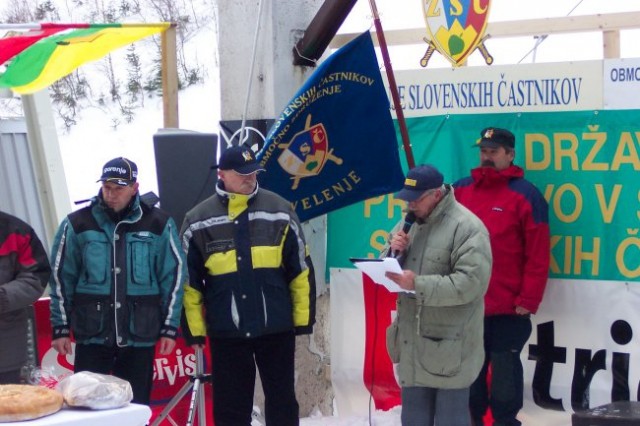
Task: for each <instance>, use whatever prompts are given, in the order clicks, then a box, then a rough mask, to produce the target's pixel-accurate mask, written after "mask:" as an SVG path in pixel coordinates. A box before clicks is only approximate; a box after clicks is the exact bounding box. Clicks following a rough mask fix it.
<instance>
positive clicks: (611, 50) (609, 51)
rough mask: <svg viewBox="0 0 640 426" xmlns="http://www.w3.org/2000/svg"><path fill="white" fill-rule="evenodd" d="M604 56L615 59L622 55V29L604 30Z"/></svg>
mask: <svg viewBox="0 0 640 426" xmlns="http://www.w3.org/2000/svg"><path fill="white" fill-rule="evenodd" d="M602 49H603V50H602V57H603V58H605V59H615V58H619V57H620V30H609V31H603V32H602Z"/></svg>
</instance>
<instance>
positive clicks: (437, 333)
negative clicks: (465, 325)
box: [418, 325, 462, 377]
mask: <svg viewBox="0 0 640 426" xmlns="http://www.w3.org/2000/svg"><path fill="white" fill-rule="evenodd" d="M461 332H462V330H461V327H458V326H449V325H431V326H429V327H428V328H426V329H422V330H421V335H420V338H419V339H418V340H419V341H420V343H419V344H420V345H422V348H420V351H419V353H420V354H421V356H420V364H421V365H422V367H424V369H425V370H427V371H428V372H429V373H431V374H433V375H436V376H445V377H450V376H455V375H456V374H458V373H459V372H460V367H461V365H462V338H461V335H462V333H461Z"/></svg>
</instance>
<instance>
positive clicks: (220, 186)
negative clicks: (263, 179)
mask: <svg viewBox="0 0 640 426" xmlns="http://www.w3.org/2000/svg"><path fill="white" fill-rule="evenodd" d="M259 187H260V185H259V184H258V182H256V187H255V188H254V190H253V192H251V194H249V195H247V197H248V198H249V200H248V202H249V203H251V201H252V200H253V199H254V198H255V196H256V195H257V194H258V189H259ZM216 194H217V195H218V197H219V198H220V200H221V201H222V202H223V203H225V204H227V203H228V202H229V195H230V194H232V192H228V191H227V190H226V189H225V187H224V182H223V181H222V180H218V183H217V184H216Z"/></svg>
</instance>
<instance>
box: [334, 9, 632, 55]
mask: <svg viewBox="0 0 640 426" xmlns="http://www.w3.org/2000/svg"><path fill="white" fill-rule="evenodd" d="M635 28H640V12H624V13H611V14H606V15H601V14H599V15H585V16H565V17H559V18H542V19H525V20H521V21H504V22H489V24H487V29H486V31H485V34H487V35H489V37H491V38H507V37H522V36H534V35H545V34H546V35H550V34H567V33H579V32H592V31H618V30H626V29H635ZM384 34H385V38H386V40H387V44H388V45H389V46H402V45H409V44H423V41H422V37H424V36H425V35H426V34H427V29H426V28H409V29H404V30H388V31H385V32H384ZM358 35H359V33H350V34H337V35H336V36H335V37H334V38H333V40H332V41H331V44H330V45H329V47H331V48H332V49H337V48H339V47H341V46H343V45H345V44H346V43H348V42H349V41H351V40H353V39H354V38H355V37H357V36H358ZM372 38H373V41H374V43H377V40H376V37H372Z"/></svg>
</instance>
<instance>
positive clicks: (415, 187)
mask: <svg viewBox="0 0 640 426" xmlns="http://www.w3.org/2000/svg"><path fill="white" fill-rule="evenodd" d="M443 182H444V177H443V176H442V173H440V172H439V171H438V169H436V168H435V167H434V166H432V165H431V164H421V165H419V166H416V167H414V168H413V169H411V170H409V172H408V173H407V177H406V178H405V180H404V188H402V189H401V190H400V192H398V194H396V198H399V199H401V200H405V201H415V200H417V199H418V198H420V197H421V196H422V194H424V193H425V192H426V191H428V190H430V189H435V188H439V187H441V186H442V183H443Z"/></svg>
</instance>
